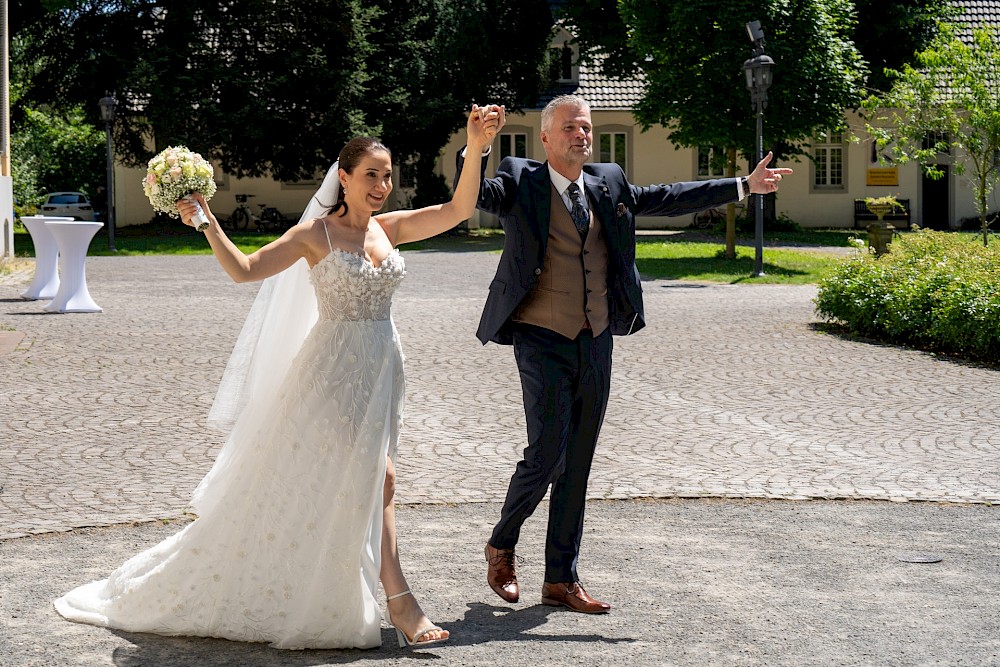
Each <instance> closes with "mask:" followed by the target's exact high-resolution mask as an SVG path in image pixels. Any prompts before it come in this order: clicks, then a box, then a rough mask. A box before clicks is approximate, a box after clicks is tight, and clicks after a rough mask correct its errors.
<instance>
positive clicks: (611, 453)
mask: <svg viewBox="0 0 1000 667" xmlns="http://www.w3.org/2000/svg"><path fill="white" fill-rule="evenodd" d="M405 256H406V259H407V262H408V265H407V268H408V275H407V279H406V280H405V281H404V283H403V287H402V288H401V290H400V292H399V293H398V295H397V299H396V302H395V305H394V313H395V319H396V322H397V325H398V327H399V329H400V334H401V337H402V340H403V346H404V352H405V354H406V367H407V373H408V376H407V377H408V380H407V382H408V385H407V407H406V418H405V424H404V431H403V437H402V442H401V443H400V453H399V462H398V464H397V467H398V469H399V476H400V480H401V484H400V489H399V500H400V501H401V502H404V503H462V502H480V501H496V500H502V497H503V493H504V490H505V484H506V481H507V479H508V478H509V473H510V471H511V470H512V465H513V461H515V460H516V458H517V457H518V456H519V453H520V450H521V449H522V447H523V416H522V408H521V396H520V388H519V384H518V380H517V375H516V372H515V367H514V361H513V356H512V353H511V350H510V348H508V347H503V346H497V345H492V344H491V345H487V346H485V347H484V346H482V345H480V344H479V342H478V341H477V340H476V339H475V337H474V332H475V329H476V325H477V323H478V317H479V312H480V309H481V307H482V304H483V301H484V298H485V290H486V288H487V285H488V283H489V281H490V278H491V277H492V272H493V270H494V268H495V266H496V262H497V258H498V255H495V254H489V253H481V252H473V253H455V252H450V253H444V252H433V251H420V252H416V251H414V252H408V253H406V255H405ZM87 272H88V284H89V287H90V291H91V294H92V295H93V297H94V299H95V301H97V303H98V304H100V305H101V306H102V307H103V308H104V312H103V313H99V314H64V315H61V314H48V313H44V312H43V311H42V305H43V303H40V302H29V301H23V300H21V299H20V298H19V297H18V295H19V294H20V292H21V291H23V289H24V283H25V282H27V280H28V278H30V276H24V275H22V276H21V284H16V283H17V280H8V281H7V282H8V283H14V284H5V285H0V331H4V332H6V333H8V334H9V335H11V336H15V337H18V338H17V343H16V345H14V346H13V349H11V350H9V351H7V352H6V353H4V354H0V377H2V385H0V391H2V405H3V408H2V409H3V412H4V415H3V420H2V422H0V442H2V443H3V447H2V449H0V487H2V490H0V537H8V538H9V537H15V536H18V535H23V534H35V533H43V532H49V531H62V530H67V529H71V528H75V527H81V526H100V525H110V524H115V523H121V522H127V521H143V520H150V519H154V518H161V517H176V516H179V515H181V514H182V513H183V511H184V509H185V506H186V503H187V501H188V498H189V495H190V492H191V490H192V489H193V488H194V486H195V485H196V484H197V482H198V480H200V479H201V477H202V475H204V473H205V472H206V470H207V469H208V467H209V466H210V464H211V461H212V457H213V455H214V453H215V452H216V451H217V448H218V447H219V446H220V445H221V436H220V434H219V433H216V432H214V431H211V430H208V429H207V428H206V427H205V425H204V418H205V414H206V412H207V410H208V407H209V405H210V404H211V401H212V398H213V394H214V391H215V387H216V384H217V382H218V380H219V378H220V376H221V374H222V371H223V368H224V367H225V363H226V359H227V357H228V353H229V350H230V348H231V346H232V343H233V341H234V339H235V337H236V335H237V333H238V331H239V328H240V326H241V324H242V321H243V317H244V315H245V314H246V312H247V309H248V307H249V305H250V303H251V301H252V299H253V296H254V294H255V293H256V286H254V285H235V284H232V283H231V282H230V281H229V280H228V278H226V276H225V275H224V274H223V272H222V271H221V269H219V268H218V266H217V265H216V263H215V260H214V259H213V258H212V257H207V256H195V257H117V258H108V257H92V258H89V259H88V264H87ZM644 289H645V299H646V310H647V321H648V322H649V326H647V328H646V329H645V330H644V331H642V332H640V333H638V334H635V335H633V336H630V337H625V338H617V339H616V342H615V345H616V348H617V349H616V350H615V370H614V378H613V385H612V390H613V396H612V399H611V404H610V407H609V409H608V415H607V420H606V423H605V427H604V430H603V433H602V436H601V442H600V444H599V450H598V453H597V459H596V461H595V465H594V471H593V474H592V477H591V486H590V494H591V496H592V497H595V498H615V499H620V498H633V497H682V498H687V497H706V496H711V497H727V498H785V499H801V498H814V499H816V498H821V499H835V498H854V499H880V500H893V501H915V500H925V501H926V500H933V501H945V502H955V503H995V502H1000V382H998V379H1000V376H998V372H997V371H996V370H995V369H989V368H983V367H978V366H975V365H970V364H963V363H957V362H954V361H949V360H944V359H940V358H936V357H934V356H931V355H928V354H925V353H922V352H916V351H911V350H906V349H901V348H896V347H889V346H881V345H873V344H869V343H864V342H858V341H851V340H845V339H843V338H841V337H838V336H835V335H829V334H824V333H821V332H820V331H818V330H816V329H815V328H814V326H813V325H814V323H815V322H816V317H815V314H814V310H813V304H812V301H811V299H812V298H813V296H814V294H815V288H814V287H813V286H762V285H746V286H740V285H735V286H732V285H707V284H695V283H685V282H676V281H647V282H646V283H644Z"/></svg>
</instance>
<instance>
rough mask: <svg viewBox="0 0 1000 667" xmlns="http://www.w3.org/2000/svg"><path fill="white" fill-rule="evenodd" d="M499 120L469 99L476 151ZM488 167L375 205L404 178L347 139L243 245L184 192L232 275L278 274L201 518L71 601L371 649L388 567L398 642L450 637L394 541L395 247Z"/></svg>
mask: <svg viewBox="0 0 1000 667" xmlns="http://www.w3.org/2000/svg"><path fill="white" fill-rule="evenodd" d="M503 123H504V109H503V107H501V106H496V105H491V106H487V107H479V106H477V105H473V106H472V110H471V112H470V113H469V117H468V121H467V124H466V126H467V132H468V136H469V142H468V150H470V151H476V150H479V151H484V150H487V149H488V147H489V146H490V144H491V142H492V140H493V138H494V137H495V136H496V133H497V131H498V130H499V128H500V127H502V125H503ZM479 171H480V170H478V169H466V170H465V171H464V172H463V173H462V176H461V178H460V180H459V182H458V184H457V186H456V188H455V193H454V196H453V198H452V200H451V201H450V202H447V203H445V204H439V205H434V206H428V207H426V208H422V209H417V210H400V211H392V212H389V213H384V214H381V215H378V216H374V215H373V214H374V213H375V212H377V211H379V210H380V209H381V208H382V207H383V205H384V204H385V201H386V198H387V197H388V195H389V193H390V191H391V190H392V159H391V155H390V153H389V150H388V149H387V148H386V147H385V146H383V145H382V144H381V143H379V142H378V141H376V140H374V139H371V138H367V137H361V138H357V139H353V140H351V141H350V142H349V143H348V144H347V145H346V146H345V147H344V149H343V150H342V151H341V153H340V157H339V160H338V163H336V164H334V167H333V168H331V170H330V173H329V174H327V177H326V179H325V181H324V184H323V186H322V187H321V188H320V191H319V192H318V193H317V195H316V197H314V198H313V200H312V202H311V203H310V206H309V208H307V210H306V212H305V213H304V214H303V217H302V220H301V221H300V223H299V224H298V225H296V226H295V227H293V228H291V229H290V230H288V231H287V232H286V233H285V234H284V235H282V236H281V237H280V238H278V239H277V240H275V241H274V242H272V243H270V244H268V245H266V246H264V247H263V248H261V249H260V250H258V251H256V252H254V253H253V254H251V255H249V256H248V255H245V254H243V253H242V252H241V251H240V250H239V249H237V247H236V246H235V245H234V244H233V243H232V242H231V241H230V240H229V239H228V238H227V237H226V235H225V234H224V233H223V232H222V229H221V228H220V226H219V224H218V221H217V220H216V219H215V217H214V216H213V215H212V212H211V210H210V209H209V207H208V205H207V204H206V202H205V200H204V198H202V196H201V195H200V194H197V193H196V194H195V195H194V196H193V198H192V199H191V200H181V201H180V202H178V205H177V206H178V210H179V211H180V213H181V216H182V219H183V220H184V222H185V223H186V224H188V225H192V226H194V222H193V221H194V216H195V215H196V214H199V213H201V214H203V215H205V216H206V217H207V219H208V221H209V225H208V227H207V228H206V229H205V235H206V237H207V238H208V242H209V243H210V244H211V246H212V250H213V252H214V253H215V256H216V258H217V259H218V261H219V263H220V264H221V265H222V268H223V269H224V270H225V271H226V273H228V274H229V276H230V277H231V278H232V279H233V280H235V281H236V282H247V281H257V280H264V279H267V280H265V282H264V283H263V284H262V285H261V289H260V292H259V293H258V296H257V300H256V301H255V302H254V306H253V308H252V309H251V312H250V315H249V316H248V318H247V322H246V323H245V324H244V327H243V331H242V332H241V334H240V339H239V340H238V341H237V345H236V349H235V350H234V353H233V356H232V357H231V358H230V361H229V364H228V366H227V368H226V373H225V376H224V378H223V383H222V385H221V386H220V388H219V393H218V396H217V398H216V402H215V404H214V405H213V407H212V411H211V413H210V415H209V417H210V421H211V422H213V423H214V424H216V425H220V426H223V427H226V428H230V433H229V436H228V438H227V440H226V443H225V445H224V446H223V447H222V450H221V451H220V453H219V456H218V458H217V459H216V461H215V464H214V465H213V467H212V469H211V470H210V471H209V473H208V474H207V475H206V477H205V478H204V479H203V480H202V482H201V483H200V484H199V486H198V488H197V489H196V490H195V492H194V495H193V497H192V501H191V504H192V508H193V509H194V511H195V513H196V514H197V515H198V518H197V519H196V520H195V521H193V522H192V523H190V524H189V525H187V526H186V527H185V528H184V529H183V530H181V531H180V532H179V533H177V534H175V535H173V536H171V537H169V538H167V539H166V540H164V541H163V542H161V543H160V544H157V545H156V546H154V547H152V548H150V549H148V550H147V551H145V552H143V553H140V554H138V555H137V556H134V557H132V558H131V559H129V560H128V561H127V562H126V563H125V564H123V565H122V566H121V567H119V568H118V569H117V570H115V571H114V572H112V573H111V575H110V576H109V577H108V578H107V579H104V580H101V581H96V582H92V583H89V584H85V585H83V586H80V587H79V588H76V589H75V590H73V591H70V592H69V593H67V594H66V595H64V596H62V597H61V598H59V599H58V600H56V601H55V603H54V604H55V608H56V609H57V610H58V612H59V613H60V614H62V615H63V616H64V617H66V618H67V619H69V620H71V621H78V622H82V623H91V624H94V625H100V626H106V627H112V628H118V629H121V630H125V631H130V632H152V633H157V634H163V635H188V636H203V637H221V638H225V639H231V640H237V641H248V642H268V643H270V644H271V646H273V647H275V648H285V649H304V648H370V647H375V646H379V645H380V644H381V630H380V622H381V613H380V610H379V606H378V602H377V600H376V597H375V595H376V587H377V585H378V581H379V580H381V582H382V588H383V590H384V591H385V593H386V596H387V601H386V608H387V611H388V618H387V622H388V623H389V624H390V625H392V626H393V627H394V628H395V629H396V634H397V637H398V639H399V644H400V646H401V647H402V646H424V645H428V644H435V643H438V642H442V641H445V640H446V639H447V638H448V631H446V630H443V629H441V628H440V627H438V626H436V625H433V624H432V623H431V622H430V621H429V620H428V619H427V617H426V616H425V615H424V613H423V611H422V610H421V608H420V605H419V604H418V603H417V601H416V599H415V598H414V596H413V594H412V593H410V590H409V587H408V585H407V583H406V578H405V577H404V576H403V572H402V569H401V567H400V563H399V555H398V553H397V550H396V532H395V514H394V511H393V490H394V480H395V474H394V468H393V457H394V456H395V448H396V442H397V440H398V435H399V428H400V424H401V421H402V409H403V388H404V380H403V357H402V352H401V349H400V345H399V337H398V334H397V332H396V329H395V326H394V324H393V321H392V318H391V315H390V302H391V299H392V294H393V292H394V291H395V289H396V287H397V286H398V285H399V283H400V281H401V280H402V279H403V275H404V265H403V258H402V256H401V255H400V254H399V252H398V251H397V250H396V249H395V248H396V246H398V245H400V244H402V243H408V242H412V241H417V240H420V239H424V238H428V237H431V236H434V235H436V234H439V233H441V232H443V231H445V230H447V229H450V228H451V227H454V226H455V225H456V224H458V223H459V222H461V221H462V220H465V219H467V218H469V217H470V216H471V215H472V213H473V211H474V210H475V206H476V199H477V197H478V194H479V178H480V176H479ZM307 281H308V282H311V283H312V289H310V288H309V285H308V283H307ZM279 379H280V382H279V381H278V380H279Z"/></svg>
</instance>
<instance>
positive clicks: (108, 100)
mask: <svg viewBox="0 0 1000 667" xmlns="http://www.w3.org/2000/svg"><path fill="white" fill-rule="evenodd" d="M98 104H99V105H100V107H101V118H102V119H103V120H104V134H105V137H106V139H107V144H108V187H107V200H108V201H107V204H106V208H107V210H108V219H107V222H106V223H105V224H107V226H108V250H110V251H112V252H118V250H117V249H116V248H115V158H114V153H113V152H112V147H111V123H113V122H114V120H115V96H114V93H111V94H109V95H106V96H104V97H102V98H101V101H100V102H98Z"/></svg>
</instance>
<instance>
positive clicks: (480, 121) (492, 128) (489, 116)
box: [466, 104, 507, 148]
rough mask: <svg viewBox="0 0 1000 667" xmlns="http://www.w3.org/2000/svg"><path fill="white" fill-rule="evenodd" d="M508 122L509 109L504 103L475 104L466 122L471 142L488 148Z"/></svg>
mask: <svg viewBox="0 0 1000 667" xmlns="http://www.w3.org/2000/svg"><path fill="white" fill-rule="evenodd" d="M506 122H507V110H506V108H505V107H504V105H502V104H486V105H483V106H479V105H478V104H473V105H472V110H471V111H470V112H469V119H468V122H467V123H466V132H467V133H468V135H469V143H470V144H473V143H474V144H477V145H478V147H479V148H486V147H487V146H489V145H490V144H491V143H493V139H495V138H496V136H497V133H498V132H500V128H502V127H503V126H504V124H505V123H506Z"/></svg>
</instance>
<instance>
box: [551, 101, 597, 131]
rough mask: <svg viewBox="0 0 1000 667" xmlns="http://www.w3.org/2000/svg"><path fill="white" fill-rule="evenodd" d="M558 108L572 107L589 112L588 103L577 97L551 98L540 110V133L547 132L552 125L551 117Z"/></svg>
mask: <svg viewBox="0 0 1000 667" xmlns="http://www.w3.org/2000/svg"><path fill="white" fill-rule="evenodd" d="M559 107H573V108H576V109H582V110H585V111H587V112H590V103H588V102H587V100H585V99H583V98H582V97H580V96H579V95H560V96H559V97H553V98H552V99H551V100H549V103H548V104H546V105H545V108H544V109H542V131H543V132H548V131H549V130H550V129H551V125H552V116H554V115H555V113H556V109H558V108H559Z"/></svg>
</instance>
